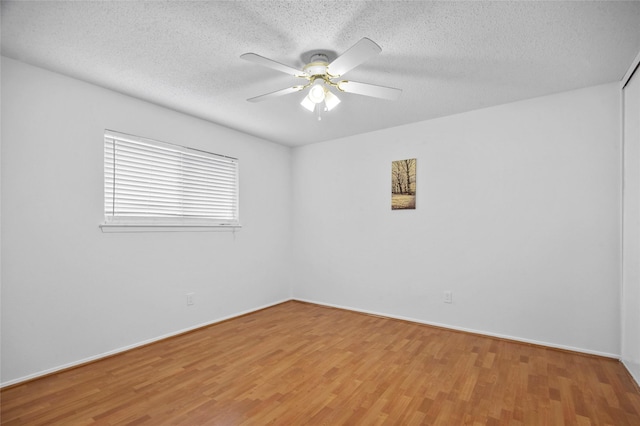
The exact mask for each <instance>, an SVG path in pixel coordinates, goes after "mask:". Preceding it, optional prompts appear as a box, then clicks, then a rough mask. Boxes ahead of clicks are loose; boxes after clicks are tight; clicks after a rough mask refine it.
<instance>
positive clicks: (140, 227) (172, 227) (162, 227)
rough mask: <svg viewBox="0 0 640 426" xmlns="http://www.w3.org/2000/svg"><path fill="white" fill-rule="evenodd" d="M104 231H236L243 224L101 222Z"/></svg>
mask: <svg viewBox="0 0 640 426" xmlns="http://www.w3.org/2000/svg"><path fill="white" fill-rule="evenodd" d="M99 226H100V229H101V230H102V232H104V233H114V232H236V230H238V229H240V228H242V226H241V225H202V224H193V225H189V224H180V225H178V224H160V223H153V224H141V223H131V224H130V223H101V224H100V225H99Z"/></svg>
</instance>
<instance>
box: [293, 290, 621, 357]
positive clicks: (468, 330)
mask: <svg viewBox="0 0 640 426" xmlns="http://www.w3.org/2000/svg"><path fill="white" fill-rule="evenodd" d="M293 300H297V301H299V302H306V303H312V304H314V305H321V306H328V307H331V308H338V309H345V310H347V311H353V312H360V313H363V314H369V315H376V316H381V317H387V318H392V319H398V320H402V321H409V322H414V323H418V324H425V325H432V326H434V327H440V328H446V329H448V330H456V331H463V332H465V333H473V334H479V335H482V336H489V337H497V338H500V339H505V340H512V341H514V342H521V343H529V344H532V345H538V346H546V347H549V348H556V349H562V350H565V351H571V352H579V353H584V354H588V355H597V356H601V357H605V358H613V359H617V360H619V359H620V355H617V354H612V353H608V352H600V351H593V350H590V349H583V348H575V347H573V346H565V345H558V344H555V343H548V342H541V341H538V340H532V339H523V338H521V337H514V336H509V335H507V334H499V333H490V332H488V331H483V330H476V329H473V328H466V327H457V326H453V325H448V324H441V323H438V322H433V321H424V320H420V319H416V318H411V317H405V316H401V315H391V314H387V313H383V312H375V311H369V310H366V309H357V308H352V307H349V306H343V305H334V304H332V303H324V302H315V301H312V300H305V299H300V298H297V297H296V298H294V299H293Z"/></svg>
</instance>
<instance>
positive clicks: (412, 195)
mask: <svg viewBox="0 0 640 426" xmlns="http://www.w3.org/2000/svg"><path fill="white" fill-rule="evenodd" d="M415 208H416V159H415V158H409V159H407V160H398V161H393V162H391V209H392V210H406V209H415Z"/></svg>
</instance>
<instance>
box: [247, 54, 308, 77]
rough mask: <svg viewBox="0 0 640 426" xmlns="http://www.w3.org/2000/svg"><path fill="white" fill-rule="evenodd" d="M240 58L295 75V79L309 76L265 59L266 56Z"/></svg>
mask: <svg viewBox="0 0 640 426" xmlns="http://www.w3.org/2000/svg"><path fill="white" fill-rule="evenodd" d="M240 58H242V59H245V60H247V61H249V62H253V63H255V64H258V65H262V66H265V67H269V68H272V69H274V70H277V71H280V72H283V73H285V74H289V75H293V76H294V77H305V76H307V75H308V74H307V73H306V72H304V71H301V70H297V69H295V68H293V67H290V66H289V65H285V64H281V63H280V62H276V61H274V60H273V59H269V58H265V57H264V56H260V55H257V54H255V53H245V54H243V55H240Z"/></svg>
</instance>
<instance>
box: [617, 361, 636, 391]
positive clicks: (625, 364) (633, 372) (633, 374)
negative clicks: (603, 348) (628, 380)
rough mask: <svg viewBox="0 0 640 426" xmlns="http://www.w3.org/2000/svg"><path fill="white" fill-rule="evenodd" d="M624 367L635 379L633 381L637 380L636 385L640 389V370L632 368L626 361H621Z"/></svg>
mask: <svg viewBox="0 0 640 426" xmlns="http://www.w3.org/2000/svg"><path fill="white" fill-rule="evenodd" d="M621 362H622V365H624V368H626V369H627V371H628V372H629V375H630V376H631V377H632V378H633V380H635V382H636V385H638V387H639V388H640V369H638V368H637V365H636V368H634V367H632V366H630V365H629V364H628V363H627V362H626V361H625V360H624V359H623V360H621Z"/></svg>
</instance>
